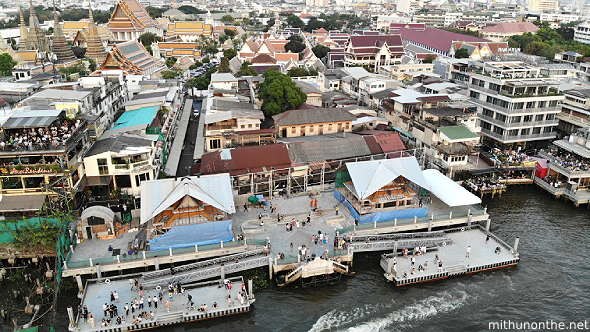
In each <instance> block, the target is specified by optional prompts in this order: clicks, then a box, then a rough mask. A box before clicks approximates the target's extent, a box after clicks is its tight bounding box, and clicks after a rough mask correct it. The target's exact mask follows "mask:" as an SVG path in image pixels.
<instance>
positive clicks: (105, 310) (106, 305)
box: [102, 303, 109, 317]
mask: <svg viewBox="0 0 590 332" xmlns="http://www.w3.org/2000/svg"><path fill="white" fill-rule="evenodd" d="M108 309H109V306H108V304H106V303H105V304H104V305H103V306H102V311H104V316H105V317H106V316H107V314H108Z"/></svg>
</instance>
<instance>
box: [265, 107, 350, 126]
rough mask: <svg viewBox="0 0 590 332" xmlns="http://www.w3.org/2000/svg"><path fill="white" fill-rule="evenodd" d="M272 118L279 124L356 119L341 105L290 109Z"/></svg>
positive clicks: (288, 124) (290, 124)
mask: <svg viewBox="0 0 590 332" xmlns="http://www.w3.org/2000/svg"><path fill="white" fill-rule="evenodd" d="M272 118H273V120H274V121H275V123H276V125H277V126H292V125H300V124H310V123H325V122H340V121H354V120H356V117H355V116H354V115H352V114H351V113H350V112H348V111H346V110H343V109H342V108H340V107H335V108H315V109H301V110H290V111H287V112H284V113H281V114H277V115H274V116H273V117H272Z"/></svg>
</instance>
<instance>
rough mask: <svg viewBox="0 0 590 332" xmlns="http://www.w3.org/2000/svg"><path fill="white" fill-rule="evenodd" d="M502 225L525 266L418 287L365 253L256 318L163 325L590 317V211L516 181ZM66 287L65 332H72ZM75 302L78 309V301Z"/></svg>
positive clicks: (277, 298)
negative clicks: (388, 274)
mask: <svg viewBox="0 0 590 332" xmlns="http://www.w3.org/2000/svg"><path fill="white" fill-rule="evenodd" d="M483 205H484V206H486V205H487V206H488V212H489V214H490V216H491V217H492V231H493V232H494V233H495V234H496V235H498V236H499V237H500V238H502V239H504V240H505V241H506V242H507V243H509V244H513V243H514V238H515V237H516V236H520V238H521V240H520V245H519V251H520V258H521V260H520V263H519V265H518V266H517V267H512V268H507V269H501V270H496V271H491V272H483V273H478V274H475V275H470V276H463V277H456V278H452V279H448V280H443V281H438V282H432V283H426V284H421V285H415V286H405V287H395V286H394V285H393V284H391V283H387V282H386V281H385V278H384V277H383V270H382V269H381V268H380V267H379V253H371V254H364V253H363V254H356V255H355V258H354V267H353V271H356V275H355V276H354V277H343V279H342V282H341V283H339V284H338V285H335V286H329V287H320V288H310V289H302V288H295V287H288V288H285V289H277V288H272V287H271V288H269V289H265V290H262V291H259V292H257V293H256V294H255V295H256V303H254V305H253V310H252V312H251V313H249V314H244V315H238V316H234V317H229V318H221V319H214V320H210V321H205V322H201V323H193V324H183V325H176V326H172V327H167V328H162V329H158V331H162V332H180V331H205V330H207V331H421V332H424V331H484V330H488V324H489V323H490V322H499V321H501V320H511V321H512V322H523V321H527V322H535V321H536V322H539V321H547V320H553V321H554V322H565V323H568V324H569V322H578V321H584V320H586V321H588V325H587V326H588V327H590V305H589V303H590V277H589V273H588V271H589V270H590V244H589V243H590V211H588V210H587V209H586V206H582V207H579V208H575V207H573V205H572V204H571V203H567V202H563V201H556V200H554V199H553V198H550V197H548V196H545V195H544V194H543V193H542V192H540V191H538V190H537V189H536V188H535V187H534V186H525V187H509V189H508V192H506V193H505V194H503V195H502V197H500V198H498V197H497V196H496V197H495V198H494V199H493V200H492V199H491V198H487V199H484V202H483ZM73 302H75V303H76V305H77V303H78V300H77V298H76V297H75V292H63V293H62V297H61V300H60V306H59V309H58V316H59V319H58V321H57V326H56V328H57V331H64V332H65V331H67V314H66V309H65V307H66V306H67V305H69V304H71V303H73ZM76 305H74V307H75V306H76Z"/></svg>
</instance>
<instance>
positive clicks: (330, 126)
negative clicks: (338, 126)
mask: <svg viewBox="0 0 590 332" xmlns="http://www.w3.org/2000/svg"><path fill="white" fill-rule="evenodd" d="M328 131H332V124H331V123H330V124H328Z"/></svg>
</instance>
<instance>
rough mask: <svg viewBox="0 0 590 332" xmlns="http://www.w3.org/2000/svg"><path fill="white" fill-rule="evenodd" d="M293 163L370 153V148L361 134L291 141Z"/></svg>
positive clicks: (359, 155)
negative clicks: (348, 136) (347, 136)
mask: <svg viewBox="0 0 590 332" xmlns="http://www.w3.org/2000/svg"><path fill="white" fill-rule="evenodd" d="M288 148H289V156H290V157H291V161H292V162H293V163H305V162H311V161H320V160H335V159H345V158H351V157H361V156H368V155H371V149H369V146H368V145H367V142H366V141H365V139H364V138H363V137H361V136H358V137H352V138H339V139H333V140H326V141H315V142H313V141H312V142H303V143H292V144H289V145H288Z"/></svg>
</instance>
